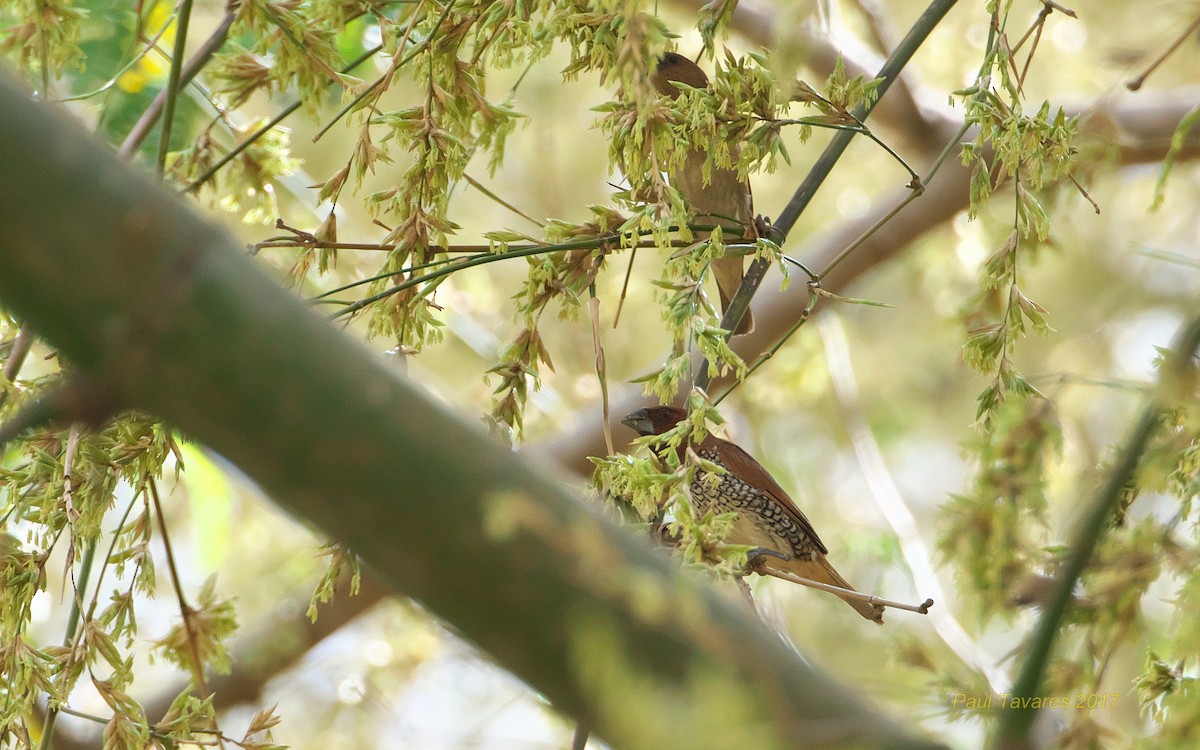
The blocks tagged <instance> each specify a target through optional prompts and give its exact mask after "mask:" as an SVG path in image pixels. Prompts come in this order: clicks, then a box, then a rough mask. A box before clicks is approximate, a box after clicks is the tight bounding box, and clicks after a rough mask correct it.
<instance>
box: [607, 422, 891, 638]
mask: <svg viewBox="0 0 1200 750" xmlns="http://www.w3.org/2000/svg"><path fill="white" fill-rule="evenodd" d="M686 418H687V412H685V411H684V410H683V409H680V408H678V407H675V406H668V405H663V406H649V407H645V408H642V409H638V410H637V411H634V412H632V413H631V414H629V415H628V416H626V417H625V418H624V419H622V420H621V423H622V424H624V425H626V426H628V427H630V428H632V429H633V430H634V431H635V432H637V433H638V434H639V435H642V436H648V435H661V434H663V433H664V432H667V431H668V430H670V429H672V428H673V427H675V425H677V424H678V423H679V422H681V421H683V420H684V419H686ZM689 447H690V448H691V449H692V450H693V451H695V453H696V455H697V456H699V457H700V458H702V459H704V460H705V461H711V462H712V463H714V464H716V465H718V466H720V467H721V468H723V469H724V470H725V473H724V474H720V475H718V478H717V479H716V480H709V479H706V478H704V477H696V478H695V479H694V480H693V481H692V482H691V484H690V485H689V487H688V490H689V494H690V496H691V500H692V506H693V507H694V508H695V510H696V512H697V513H698V514H700V515H703V514H705V513H708V512H710V511H712V512H714V513H728V512H734V513H737V519H736V520H735V521H734V523H733V527H732V529H731V531H730V533H729V535H728V536H727V537H726V538H725V541H726V542H728V543H730V544H745V545H750V546H751V547H754V548H755V549H754V550H752V551H751V554H750V557H751V567H752V568H753V569H754V570H755V571H756V572H758V573H760V574H765V575H775V576H778V575H779V573H781V572H783V573H791V574H792V575H797V576H801V577H803V578H809V579H811V580H814V581H818V582H820V583H826V584H829V585H832V586H837V587H839V588H844V589H850V590H854V587H852V586H851V585H850V584H849V583H847V582H846V579H845V578H842V576H841V574H840V573H838V572H837V570H836V569H834V567H833V565H831V564H830V563H829V560H828V559H826V555H827V554H829V550H828V549H827V548H826V547H825V544H824V543H823V542H822V541H821V537H819V536H817V531H816V529H814V528H813V525H812V523H811V522H810V521H809V520H808V517H807V516H805V515H804V513H803V512H802V511H801V510H800V509H799V508H798V507H796V503H795V502H793V501H792V499H791V498H790V497H788V494H787V493H786V492H784V490H783V488H782V487H780V486H779V483H778V482H776V481H775V479H774V477H772V476H771V474H770V472H768V471H767V470H766V469H765V468H763V466H762V464H760V463H759V462H758V461H755V460H754V458H753V457H752V456H751V455H750V454H749V453H747V452H746V451H744V450H742V449H741V448H739V447H738V446H737V445H735V444H734V443H731V442H729V441H728V440H722V439H721V438H718V437H716V436H714V435H708V436H706V437H705V438H704V440H703V441H701V442H700V443H692V444H690V445H680V446H679V448H678V451H679V453H678V455H679V460H680V463H681V464H682V462H683V461H684V456H685V454H686V450H687V448H689ZM659 457H660V459H661V458H662V457H663V456H662V454H660V456H659ZM835 593H836V592H835ZM839 596H840V595H839ZM841 598H842V599H843V600H844V601H845V602H846V603H847V604H849V605H850V606H851V607H853V608H854V611H855V612H858V613H859V614H860V615H862V616H863V617H865V618H866V619H868V620H871V621H873V622H876V623H878V624H880V625H882V624H883V609H884V608H883V605H881V604H878V603H874V602H868V601H866V600H864V599H855V598H852V597H846V596H842V597H841Z"/></svg>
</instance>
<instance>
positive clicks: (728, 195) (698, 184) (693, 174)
mask: <svg viewBox="0 0 1200 750" xmlns="http://www.w3.org/2000/svg"><path fill="white" fill-rule="evenodd" d="M651 80H652V81H653V83H654V88H655V89H656V90H657V91H658V93H660V94H662V95H663V96H669V97H671V98H672V99H674V98H676V97H678V96H679V94H680V93H681V90H680V88H679V87H678V86H676V85H675V84H676V83H682V84H685V85H687V86H691V87H692V88H697V89H704V88H708V76H707V75H705V74H704V71H703V70H701V69H700V66H698V65H696V63H694V62H692V61H691V60H689V59H687V58H686V57H684V56H683V55H680V54H678V53H676V52H668V53H666V54H664V55H663V56H662V57H661V58H660V59H659V61H658V65H657V66H656V67H655V70H654V75H653V76H652V77H651ZM739 152H740V149H739V148H738V146H737V144H731V145H730V148H729V157H730V159H732V160H733V162H734V163H736V162H737V160H738V155H739ZM706 158H707V152H706V151H705V150H704V149H697V148H692V149H688V152H687V154H685V155H684V160H683V167H682V168H680V169H679V170H668V171H667V177H668V178H669V179H670V180H671V186H672V187H674V188H675V189H676V190H678V191H679V193H680V195H682V196H683V199H684V201H686V202H687V204H688V207H689V208H691V209H692V214H693V218H694V219H695V221H696V222H697V223H702V224H710V225H713V226H720V227H722V228H723V229H732V230H736V231H739V232H741V233H742V236H743V237H744V238H745V239H743V240H742V241H751V242H752V241H754V240H755V239H756V238H757V229H756V227H755V222H754V198H753V196H752V195H751V193H750V183H749V182H748V181H746V180H744V179H742V177H741V176H740V175H739V174H738V172H737V170H736V169H730V168H729V167H722V166H718V165H716V164H714V165H713V167H712V172H711V176H710V179H709V180H707V181H706V180H705V179H704V162H705V159H706ZM704 236H707V233H705V235H704ZM701 239H703V237H702V238H701ZM744 262H745V261H744V258H743V257H742V256H737V255H732V256H726V257H724V258H721V259H719V260H716V261H713V276H714V277H715V278H716V281H717V291H718V292H719V293H720V295H721V312H722V313H724V312H725V310H726V309H728V308H729V303H730V301H732V300H733V295H734V294H735V293H737V290H738V287H739V286H741V284H742V274H743V266H744ZM753 330H754V316H753V315H751V314H750V310H749V309H747V310H746V313H745V314H744V315H742V319H741V320H740V321H739V322H738V325H737V328H736V329H735V330H734V332H733V333H734V335H735V336H737V335H742V334H745V333H750V332H751V331H753Z"/></svg>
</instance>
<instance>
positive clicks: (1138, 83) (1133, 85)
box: [1125, 16, 1200, 91]
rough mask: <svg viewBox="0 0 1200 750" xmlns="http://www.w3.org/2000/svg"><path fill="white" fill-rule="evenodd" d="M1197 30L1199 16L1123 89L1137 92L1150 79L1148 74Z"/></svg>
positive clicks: (1199, 21) (1199, 23)
mask: <svg viewBox="0 0 1200 750" xmlns="http://www.w3.org/2000/svg"><path fill="white" fill-rule="evenodd" d="M1198 28H1200V16H1197V17H1196V20H1195V21H1192V22H1191V24H1189V25H1188V27H1187V28H1186V29H1184V30H1183V33H1182V34H1180V35H1179V38H1178V39H1176V40H1175V41H1174V42H1173V43H1172V44H1171V46H1170V47H1167V51H1166V52H1163V53H1162V54H1161V55H1159V56H1158V59H1156V60H1155V61H1154V62H1152V63H1150V66H1149V67H1147V68H1146V70H1145V72H1143V73H1142V74H1141V75H1140V76H1138V77H1137V78H1134V79H1133V80H1132V81H1130V82H1129V83H1127V84H1125V88H1127V89H1129V90H1130V91H1137V90H1138V89H1140V88H1141V87H1142V84H1144V83H1145V82H1146V79H1147V78H1149V77H1150V74H1151V73H1153V72H1154V71H1155V70H1157V69H1158V66H1160V65H1162V64H1163V63H1164V62H1166V60H1167V58H1168V57H1170V56H1171V55H1173V54H1174V53H1175V50H1177V49H1179V47H1180V45H1182V44H1183V43H1184V41H1185V40H1186V39H1187V38H1188V37H1189V36H1191V35H1192V34H1193V33H1195V31H1196V29H1198Z"/></svg>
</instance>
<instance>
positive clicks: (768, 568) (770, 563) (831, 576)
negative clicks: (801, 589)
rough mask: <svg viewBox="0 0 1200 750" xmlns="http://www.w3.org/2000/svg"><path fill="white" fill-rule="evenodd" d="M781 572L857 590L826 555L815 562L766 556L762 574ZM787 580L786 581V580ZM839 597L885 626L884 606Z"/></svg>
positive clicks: (818, 556) (864, 615)
mask: <svg viewBox="0 0 1200 750" xmlns="http://www.w3.org/2000/svg"><path fill="white" fill-rule="evenodd" d="M777 570H781V571H786V572H788V573H791V574H792V575H797V576H800V577H801V578H808V579H811V580H813V581H816V582H818V583H827V584H829V585H830V586H837V587H838V588H842V589H850V590H851V591H855V590H856V589H855V588H854V587H853V586H851V585H850V584H849V583H847V582H846V579H845V578H842V575H841V574H840V573H838V572H837V571H836V570H834V568H833V566H832V565H830V564H829V561H828V560H826V559H825V556H824V555H817V559H815V560H788V561H786V562H785V561H782V560H776V559H772V558H770V557H766V556H764V558H763V566H762V572H763V573H767V574H774V572H775V571H777ZM785 580H786V579H785ZM838 596H839V597H840V598H841V599H842V601H844V602H846V603H847V604H849V605H850V606H851V607H853V608H854V611H855V612H857V613H859V614H860V615H862V616H863V617H865V618H867V619H868V620H871V621H872V622H875V623H878V624H880V625H882V624H883V605H882V604H874V603H871V602H868V601H867V600H866V599H855V598H854V597H850V596H841V595H840V594H838Z"/></svg>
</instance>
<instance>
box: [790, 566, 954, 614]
mask: <svg viewBox="0 0 1200 750" xmlns="http://www.w3.org/2000/svg"><path fill="white" fill-rule="evenodd" d="M771 575H772V576H774V577H775V578H782V579H783V580H785V581H791V582H792V583H798V584H800V585H801V586H808V587H809V588H813V589H820V590H821V591H828V592H829V593H831V594H837V595H838V596H840V597H849V598H851V599H861V600H862V601H864V602H867V603H868V604H879V605H882V606H884V607H891V608H892V609H903V610H905V611H906V612H916V613H918V614H922V615H927V614H929V609H930V608H931V607H932V606H933V600H932V599H926V600H925V601H923V602H921V603H920V604H905V603H904V602H896V601H892V600H891V599H884V598H883V597H881V596H873V595H872V594H864V593H863V592H861V591H855V590H854V589H844V588H842V587H841V586H834V585H832V584H828V583H821V582H820V581H814V580H813V579H811V578H805V577H804V576H798V575H796V574H795V573H789V572H788V571H786V570H779V569H777V568H772V569H771Z"/></svg>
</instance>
